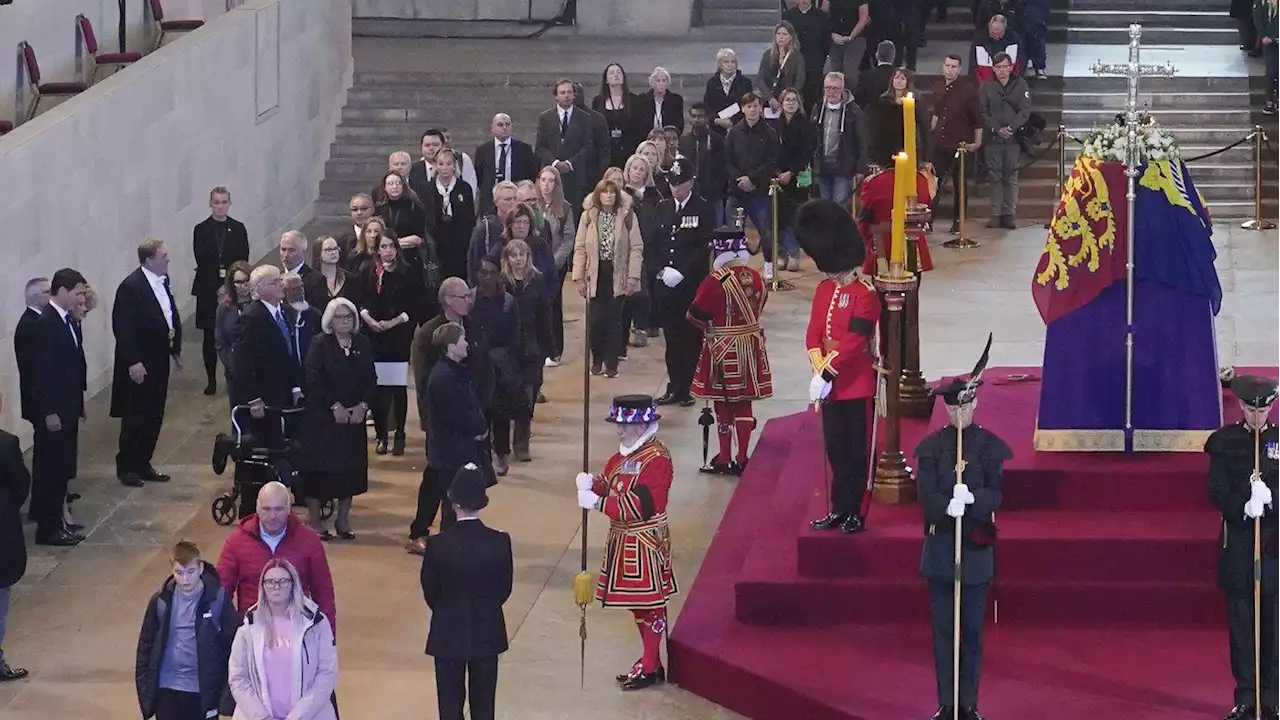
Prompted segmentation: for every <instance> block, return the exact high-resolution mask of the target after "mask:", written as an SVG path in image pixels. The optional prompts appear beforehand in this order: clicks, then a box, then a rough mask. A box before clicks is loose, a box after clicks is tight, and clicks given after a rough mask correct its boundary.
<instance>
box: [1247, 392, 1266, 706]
mask: <svg viewBox="0 0 1280 720" xmlns="http://www.w3.org/2000/svg"><path fill="white" fill-rule="evenodd" d="M1264 417H1265V416H1264ZM1258 425H1261V423H1259V424H1258ZM1258 425H1255V426H1254V428H1253V475H1252V476H1250V478H1249V480H1250V482H1251V483H1252V481H1253V480H1254V479H1255V478H1256V479H1258V480H1261V479H1262V468H1261V464H1262V456H1261V454H1260V450H1261V447H1260V446H1261V444H1262V430H1261V429H1260V427H1259V426H1258ZM1250 490H1252V488H1250ZM1253 713H1254V715H1253V716H1254V718H1255V720H1262V515H1261V514H1259V515H1258V517H1256V518H1254V519H1253Z"/></svg>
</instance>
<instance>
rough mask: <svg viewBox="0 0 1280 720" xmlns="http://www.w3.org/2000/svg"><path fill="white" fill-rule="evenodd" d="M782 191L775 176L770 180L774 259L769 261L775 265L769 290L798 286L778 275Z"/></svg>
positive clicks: (791, 288)
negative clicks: (779, 211)
mask: <svg viewBox="0 0 1280 720" xmlns="http://www.w3.org/2000/svg"><path fill="white" fill-rule="evenodd" d="M781 193H782V186H781V185H779V184H778V179H777V178H774V179H772V180H770V181H769V201H770V203H771V204H772V207H770V208H769V210H770V211H771V212H770V213H769V214H770V216H771V218H770V219H771V220H772V224H773V259H772V260H769V261H768V262H769V263H770V264H772V265H773V267H772V268H771V269H770V272H769V278H770V279H769V292H778V291H779V290H795V289H796V286H795V285H792V284H791V283H789V282H787V281H786V280H783V279H781V278H779V277H778V248H779V243H778V196H779V195H780V194H781Z"/></svg>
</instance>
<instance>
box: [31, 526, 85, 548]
mask: <svg viewBox="0 0 1280 720" xmlns="http://www.w3.org/2000/svg"><path fill="white" fill-rule="evenodd" d="M81 540H84V537H82V536H80V535H73V534H71V533H69V532H67V531H66V530H65V529H63V528H58V530H57V532H51V533H47V534H42V533H40V532H39V531H37V532H36V544H37V545H52V546H54V547H71V546H72V545H79V544H80V541H81Z"/></svg>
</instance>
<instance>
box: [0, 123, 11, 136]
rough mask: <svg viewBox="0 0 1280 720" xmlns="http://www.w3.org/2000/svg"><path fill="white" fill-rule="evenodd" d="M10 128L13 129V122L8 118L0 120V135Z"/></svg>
mask: <svg viewBox="0 0 1280 720" xmlns="http://www.w3.org/2000/svg"><path fill="white" fill-rule="evenodd" d="M11 130H13V123H11V122H9V121H8V120H0V135H4V134H5V133H7V132H9V131H11Z"/></svg>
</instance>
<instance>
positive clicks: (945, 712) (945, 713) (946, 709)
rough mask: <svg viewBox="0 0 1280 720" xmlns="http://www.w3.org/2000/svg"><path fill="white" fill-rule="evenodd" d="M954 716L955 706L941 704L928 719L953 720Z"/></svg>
mask: <svg viewBox="0 0 1280 720" xmlns="http://www.w3.org/2000/svg"><path fill="white" fill-rule="evenodd" d="M955 717H956V711H955V708H953V707H951V706H950V705H943V706H942V707H940V708H938V712H936V713H934V714H933V717H931V718H929V720H955Z"/></svg>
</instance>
